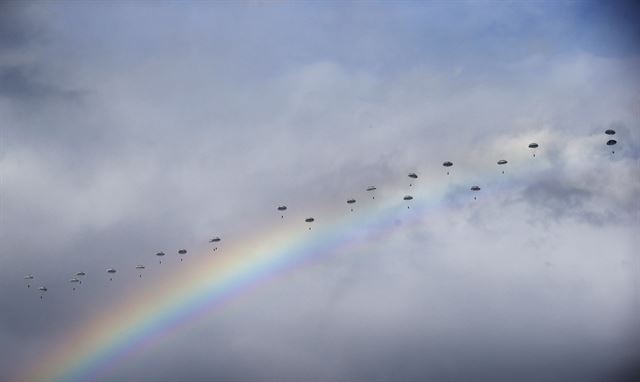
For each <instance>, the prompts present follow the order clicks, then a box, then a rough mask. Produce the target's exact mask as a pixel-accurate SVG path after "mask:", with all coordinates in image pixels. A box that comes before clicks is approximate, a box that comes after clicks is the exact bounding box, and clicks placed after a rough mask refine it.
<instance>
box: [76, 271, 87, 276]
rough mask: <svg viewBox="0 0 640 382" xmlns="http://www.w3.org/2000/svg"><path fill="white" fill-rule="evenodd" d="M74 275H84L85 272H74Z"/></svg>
mask: <svg viewBox="0 0 640 382" xmlns="http://www.w3.org/2000/svg"><path fill="white" fill-rule="evenodd" d="M76 276H86V273H84V272H76Z"/></svg>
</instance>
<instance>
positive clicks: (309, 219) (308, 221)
mask: <svg viewBox="0 0 640 382" xmlns="http://www.w3.org/2000/svg"><path fill="white" fill-rule="evenodd" d="M315 220H316V219H314V218H306V219H304V221H305V222H307V223H313V222H314V221H315ZM309 230H311V226H309Z"/></svg>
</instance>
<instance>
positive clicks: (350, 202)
mask: <svg viewBox="0 0 640 382" xmlns="http://www.w3.org/2000/svg"><path fill="white" fill-rule="evenodd" d="M355 202H356V200H355V199H349V200H347V204H354V203H355ZM351 212H353V208H351Z"/></svg>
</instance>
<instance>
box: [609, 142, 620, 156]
mask: <svg viewBox="0 0 640 382" xmlns="http://www.w3.org/2000/svg"><path fill="white" fill-rule="evenodd" d="M617 143H618V141H616V140H615V139H609V140H608V141H607V146H615V145H616V144H617ZM615 153H616V151H615V150H611V154H612V155H613V154H615Z"/></svg>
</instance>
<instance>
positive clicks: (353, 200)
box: [347, 199, 356, 204]
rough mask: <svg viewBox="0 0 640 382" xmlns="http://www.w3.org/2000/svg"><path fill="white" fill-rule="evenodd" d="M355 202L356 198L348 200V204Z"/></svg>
mask: <svg viewBox="0 0 640 382" xmlns="http://www.w3.org/2000/svg"><path fill="white" fill-rule="evenodd" d="M355 202H356V200H355V199H349V200H347V204H353V203H355Z"/></svg>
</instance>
